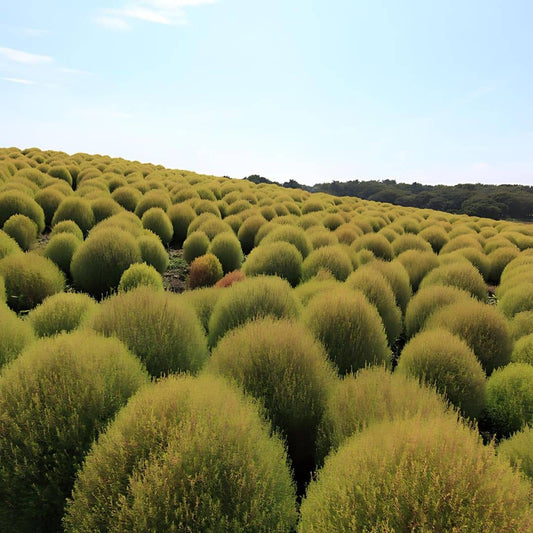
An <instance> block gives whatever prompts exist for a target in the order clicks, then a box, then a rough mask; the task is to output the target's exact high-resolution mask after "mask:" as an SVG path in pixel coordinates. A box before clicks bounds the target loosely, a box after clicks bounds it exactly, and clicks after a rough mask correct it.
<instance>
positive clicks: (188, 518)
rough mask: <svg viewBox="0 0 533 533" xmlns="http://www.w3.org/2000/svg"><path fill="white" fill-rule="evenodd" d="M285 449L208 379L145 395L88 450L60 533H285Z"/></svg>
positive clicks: (291, 510) (165, 384)
mask: <svg viewBox="0 0 533 533" xmlns="http://www.w3.org/2000/svg"><path fill="white" fill-rule="evenodd" d="M296 517H297V515H296V506H295V491H294V485H293V483H292V481H291V478H290V473H289V469H288V466H287V460H286V455H285V451H284V448H283V444H282V443H281V442H280V439H279V437H277V436H276V435H272V436H271V435H270V430H269V427H268V424H267V423H266V421H265V420H264V418H262V416H260V415H259V414H258V411H257V407H256V405H254V404H252V402H251V401H250V399H249V398H245V397H244V396H243V395H242V393H240V392H239V391H238V390H236V389H235V388H233V387H230V386H229V385H228V384H227V383H226V382H225V381H224V380H222V379H221V378H217V377H214V376H204V377H201V378H198V379H194V378H191V377H189V376H180V377H174V376H173V377H169V378H167V379H165V380H163V381H160V382H158V383H156V384H152V385H151V386H149V387H146V388H145V389H143V390H142V391H141V392H139V394H137V395H136V396H135V397H134V398H132V400H131V401H130V402H129V403H128V405H127V407H126V408H125V409H123V410H122V411H121V412H120V414H119V415H118V417H117V418H116V420H115V421H114V422H113V424H112V425H111V426H110V427H109V429H108V431H107V432H106V433H105V435H103V436H102V437H101V438H100V440H99V441H98V443H97V444H96V445H95V446H94V447H93V449H92V450H91V452H90V453H89V455H88V456H87V459H86V461H85V464H84V467H83V469H82V471H81V472H80V474H79V476H78V479H77V481H76V484H75V487H74V491H73V495H72V500H71V501H70V502H69V505H68V508H67V513H66V516H65V519H64V527H65V531H66V532H79V533H82V532H87V533H89V532H91V533H92V532H94V531H117V532H118V531H179V530H183V531H250V532H251V531H264V532H267V531H291V530H294V528H295V525H296Z"/></svg>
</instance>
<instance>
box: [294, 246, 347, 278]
mask: <svg viewBox="0 0 533 533" xmlns="http://www.w3.org/2000/svg"><path fill="white" fill-rule="evenodd" d="M321 270H328V271H329V272H331V274H333V276H334V277H335V278H336V279H338V280H339V281H345V280H346V278H347V277H348V276H349V275H350V274H351V272H352V271H353V265H352V261H351V259H350V256H349V255H348V253H347V252H346V251H345V250H344V249H343V247H342V246H340V245H334V246H322V247H320V248H317V249H316V250H313V251H312V252H311V253H310V254H309V255H308V256H307V257H306V258H305V260H304V262H303V263H302V279H303V280H304V281H307V280H310V279H311V278H313V277H314V276H316V275H317V274H318V273H319V271H321Z"/></svg>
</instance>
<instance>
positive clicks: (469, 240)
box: [439, 234, 483, 255]
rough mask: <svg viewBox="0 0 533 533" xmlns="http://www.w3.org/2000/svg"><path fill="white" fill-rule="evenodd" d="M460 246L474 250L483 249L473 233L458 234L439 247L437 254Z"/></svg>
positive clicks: (460, 247) (446, 252) (449, 251)
mask: <svg viewBox="0 0 533 533" xmlns="http://www.w3.org/2000/svg"><path fill="white" fill-rule="evenodd" d="M462 248H474V249H475V250H479V251H483V246H481V243H480V242H479V240H478V239H477V238H476V237H475V236H473V235H470V234H468V235H459V236H457V237H454V238H450V240H449V241H448V242H447V243H446V244H445V245H444V246H443V247H442V248H441V250H440V252H439V254H441V255H444V254H449V253H451V252H455V251H457V250H460V249H462Z"/></svg>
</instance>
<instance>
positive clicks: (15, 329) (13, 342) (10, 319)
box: [0, 301, 35, 368]
mask: <svg viewBox="0 0 533 533" xmlns="http://www.w3.org/2000/svg"><path fill="white" fill-rule="evenodd" d="M0 324H1V325H2V327H1V328H0V368H2V367H3V366H4V365H5V364H6V363H9V362H10V361H12V360H13V359H15V358H16V357H17V355H18V354H19V353H20V352H21V351H22V349H23V348H24V347H25V346H26V345H27V344H29V343H30V342H32V341H33V340H34V339H35V335H34V334H33V330H32V328H31V326H30V325H29V324H28V323H27V322H25V321H23V320H21V319H20V318H19V317H18V316H17V315H16V314H15V313H14V312H13V311H11V309H9V308H8V307H7V306H6V305H4V304H3V302H1V301H0Z"/></svg>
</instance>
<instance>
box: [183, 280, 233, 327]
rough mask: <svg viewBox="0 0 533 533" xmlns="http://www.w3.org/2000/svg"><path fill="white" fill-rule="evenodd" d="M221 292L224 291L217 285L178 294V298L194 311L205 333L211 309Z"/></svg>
mask: <svg viewBox="0 0 533 533" xmlns="http://www.w3.org/2000/svg"><path fill="white" fill-rule="evenodd" d="M223 293H224V291H223V290H222V289H221V288H219V287H204V288H200V289H195V290H193V291H184V292H183V293H181V294H180V298H181V299H182V300H183V301H184V302H185V303H186V305H188V306H190V307H192V308H193V309H194V311H195V312H196V316H197V317H198V318H199V319H200V323H201V324H202V327H203V328H204V331H205V333H206V334H207V331H208V328H209V319H210V318H211V314H212V312H213V309H214V308H215V305H216V303H217V302H218V299H219V298H220V297H221V296H222V294H223Z"/></svg>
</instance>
